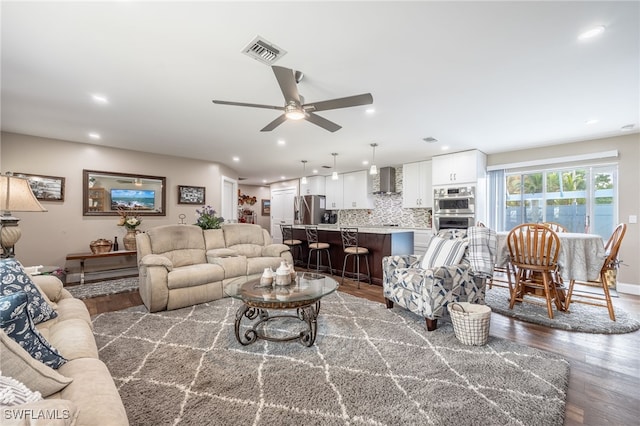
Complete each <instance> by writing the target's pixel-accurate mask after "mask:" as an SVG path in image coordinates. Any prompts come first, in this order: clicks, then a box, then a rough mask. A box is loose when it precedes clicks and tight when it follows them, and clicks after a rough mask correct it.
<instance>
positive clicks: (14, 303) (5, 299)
mask: <svg viewBox="0 0 640 426" xmlns="http://www.w3.org/2000/svg"><path fill="white" fill-rule="evenodd" d="M27 304H28V298H27V293H25V292H24V291H21V292H18V293H14V294H12V295H9V296H0V328H2V329H3V330H4V332H5V333H7V335H8V336H9V337H11V338H12V339H13V340H15V341H16V342H18V343H19V344H20V346H22V347H23V348H25V349H26V350H27V352H29V354H30V355H31V356H32V357H33V358H35V359H37V360H38V361H42V362H43V363H44V364H45V365H47V366H49V367H51V368H58V367H60V366H61V365H62V364H64V363H65V362H67V360H66V359H64V358H63V357H62V355H60V353H59V352H58V351H57V349H55V348H54V347H53V346H51V345H50V344H49V342H47V341H46V340H45V338H44V337H42V335H41V334H40V332H39V331H38V330H37V329H36V326H35V324H34V323H33V320H32V319H31V317H30V316H29V312H28V308H27Z"/></svg>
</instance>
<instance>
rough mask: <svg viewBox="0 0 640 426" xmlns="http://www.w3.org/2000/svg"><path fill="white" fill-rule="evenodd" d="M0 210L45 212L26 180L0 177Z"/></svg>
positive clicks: (7, 176) (6, 176)
mask: <svg viewBox="0 0 640 426" xmlns="http://www.w3.org/2000/svg"><path fill="white" fill-rule="evenodd" d="M0 210H2V211H3V212H4V214H5V216H6V215H7V214H10V212H12V211H13V212H46V211H47V209H45V208H44V207H42V205H41V204H40V203H39V202H38V200H37V199H36V196H35V195H33V191H31V187H30V186H29V181H28V180H27V179H26V178H22V177H18V176H12V175H9V174H7V175H0Z"/></svg>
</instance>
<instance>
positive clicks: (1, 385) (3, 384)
mask: <svg viewBox="0 0 640 426" xmlns="http://www.w3.org/2000/svg"><path fill="white" fill-rule="evenodd" d="M41 399H42V395H40V392H33V391H31V390H29V389H28V388H27V387H26V386H25V385H24V384H22V383H20V382H19V381H17V380H16V379H12V378H11V377H5V376H0V406H9V407H10V406H14V405H20V404H26V403H27V402H34V401H40V400H41Z"/></svg>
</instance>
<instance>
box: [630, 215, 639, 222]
mask: <svg viewBox="0 0 640 426" xmlns="http://www.w3.org/2000/svg"><path fill="white" fill-rule="evenodd" d="M629 223H638V216H636V215H635V214H632V215H629Z"/></svg>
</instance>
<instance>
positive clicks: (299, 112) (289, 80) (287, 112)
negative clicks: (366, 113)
mask: <svg viewBox="0 0 640 426" xmlns="http://www.w3.org/2000/svg"><path fill="white" fill-rule="evenodd" d="M271 68H272V69H273V73H274V74H275V75H276V80H278V84H279V85H280V90H282V94H283V95H284V100H285V104H284V106H281V107H280V106H274V105H260V104H248V103H243V102H229V101H220V100H216V99H214V100H213V103H214V104H221V105H236V106H246V107H252V108H266V109H277V110H280V111H283V112H284V113H283V114H282V115H281V116H279V117H278V118H276V119H275V120H273V121H272V122H271V123H269V124H267V125H266V126H265V127H264V128H263V129H261V130H260V131H261V132H270V131H271V130H273V129H275V128H276V127H278V126H279V125H280V124H282V123H284V122H285V121H286V120H287V119H290V120H300V119H304V120H307V121H309V122H311V123H313V124H315V125H317V126H320V127H322V128H323V129H325V130H328V131H330V132H335V131H337V130H340V129H341V128H342V126H339V125H338V124H336V123H334V122H332V121H329V120H327V119H326V118H323V117H320V116H319V115H317V114H315V112H318V111H327V110H330V109H339V108H349V107H354V106H360V105H369V104H372V103H373V96H371V93H365V94H362V95H355V96H347V97H346V98H338V99H331V100H328V101H321V102H311V103H308V104H305V103H304V98H303V97H302V96H301V95H300V93H298V87H297V86H296V83H297V82H298V81H299V78H298V79H297V78H296V75H297V76H301V75H302V74H301V73H297V74H295V73H294V71H293V70H292V69H290V68H284V67H278V66H275V65H274V66H272V67H271ZM300 78H301V77H300Z"/></svg>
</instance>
